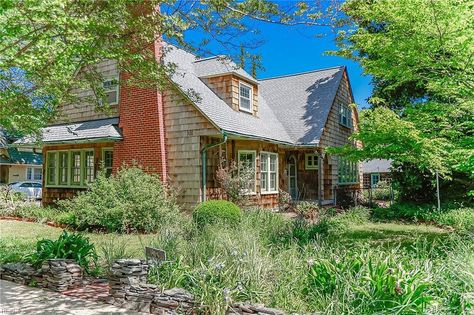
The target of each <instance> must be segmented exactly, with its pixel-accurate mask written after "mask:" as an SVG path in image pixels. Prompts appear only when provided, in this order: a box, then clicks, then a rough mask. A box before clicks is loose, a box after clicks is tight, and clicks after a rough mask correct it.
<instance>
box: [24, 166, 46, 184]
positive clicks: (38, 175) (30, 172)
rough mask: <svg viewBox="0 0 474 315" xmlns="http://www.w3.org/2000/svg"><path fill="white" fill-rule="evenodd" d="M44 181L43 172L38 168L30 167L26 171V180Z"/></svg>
mask: <svg viewBox="0 0 474 315" xmlns="http://www.w3.org/2000/svg"><path fill="white" fill-rule="evenodd" d="M42 179H43V170H42V169H41V168H38V167H28V168H27V169H26V180H36V181H41V180H42Z"/></svg>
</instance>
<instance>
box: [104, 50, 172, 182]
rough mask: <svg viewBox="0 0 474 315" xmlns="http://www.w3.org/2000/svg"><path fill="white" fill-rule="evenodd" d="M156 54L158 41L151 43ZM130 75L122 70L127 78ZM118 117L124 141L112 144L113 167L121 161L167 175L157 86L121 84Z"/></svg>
mask: <svg viewBox="0 0 474 315" xmlns="http://www.w3.org/2000/svg"><path fill="white" fill-rule="evenodd" d="M150 49H152V50H153V51H154V53H155V56H156V57H157V58H158V56H159V45H158V44H157V43H156V44H155V45H153V46H152V47H150ZM128 78H129V75H128V74H126V73H122V74H121V76H120V79H121V80H122V82H126V80H127V79H128ZM119 104H120V107H119V113H120V121H119V127H120V128H121V129H122V134H123V141H121V142H117V143H116V144H115V146H114V163H113V165H114V170H117V169H118V168H120V167H121V166H122V165H123V164H124V163H125V164H127V165H131V164H133V163H137V164H139V165H141V166H142V167H144V168H145V169H146V170H148V171H149V172H153V173H158V174H160V175H161V176H162V178H163V179H164V180H166V178H167V165H166V143H165V125H164V122H163V121H164V118H163V98H162V93H161V92H160V91H159V90H157V89H143V88H138V87H132V86H126V85H124V86H122V87H121V93H120V103H119Z"/></svg>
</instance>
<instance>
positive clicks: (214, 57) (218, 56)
mask: <svg viewBox="0 0 474 315" xmlns="http://www.w3.org/2000/svg"><path fill="white" fill-rule="evenodd" d="M217 58H222V59H229V60H231V61H232V58H230V57H229V56H226V55H215V56H211V57H206V58H199V59H198V60H195V61H194V63H196V62H201V61H208V60H211V59H217ZM232 62H233V61H232Z"/></svg>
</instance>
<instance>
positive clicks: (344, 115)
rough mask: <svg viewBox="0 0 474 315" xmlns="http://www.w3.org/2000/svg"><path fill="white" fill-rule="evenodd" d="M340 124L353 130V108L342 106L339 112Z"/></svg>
mask: <svg viewBox="0 0 474 315" xmlns="http://www.w3.org/2000/svg"><path fill="white" fill-rule="evenodd" d="M339 123H340V124H341V125H343V126H346V127H348V128H352V108H350V107H349V106H347V105H342V104H341V107H340V112H339Z"/></svg>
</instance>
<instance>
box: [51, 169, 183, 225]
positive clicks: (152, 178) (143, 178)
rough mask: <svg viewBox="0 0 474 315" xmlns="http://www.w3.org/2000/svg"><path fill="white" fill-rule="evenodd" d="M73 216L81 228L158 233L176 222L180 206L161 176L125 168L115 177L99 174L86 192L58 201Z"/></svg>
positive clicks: (75, 222)
mask: <svg viewBox="0 0 474 315" xmlns="http://www.w3.org/2000/svg"><path fill="white" fill-rule="evenodd" d="M58 204H59V206H60V207H62V208H63V209H64V210H66V211H67V212H69V213H72V214H73V217H69V219H70V218H74V224H75V225H76V227H77V228H78V229H81V230H82V229H96V230H107V231H110V232H111V231H114V232H122V233H130V232H136V231H138V232H155V231H157V230H158V228H159V226H160V225H163V224H166V223H167V222H169V221H170V220H174V219H175V218H176V216H177V213H178V207H177V205H176V202H175V198H174V196H172V195H171V194H170V191H169V190H168V189H167V187H166V186H165V185H163V183H162V181H161V180H160V178H159V176H158V175H155V174H147V173H145V172H144V171H143V170H142V169H140V168H139V167H137V166H133V167H129V168H126V167H123V168H121V169H120V170H119V171H118V172H117V173H116V174H115V175H114V176H112V177H106V175H105V173H104V172H100V173H99V175H98V176H97V178H96V180H95V181H94V182H93V183H91V184H90V185H89V187H88V189H87V191H85V192H81V193H79V194H78V195H77V196H76V197H75V198H73V199H71V200H63V201H59V202H58Z"/></svg>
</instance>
